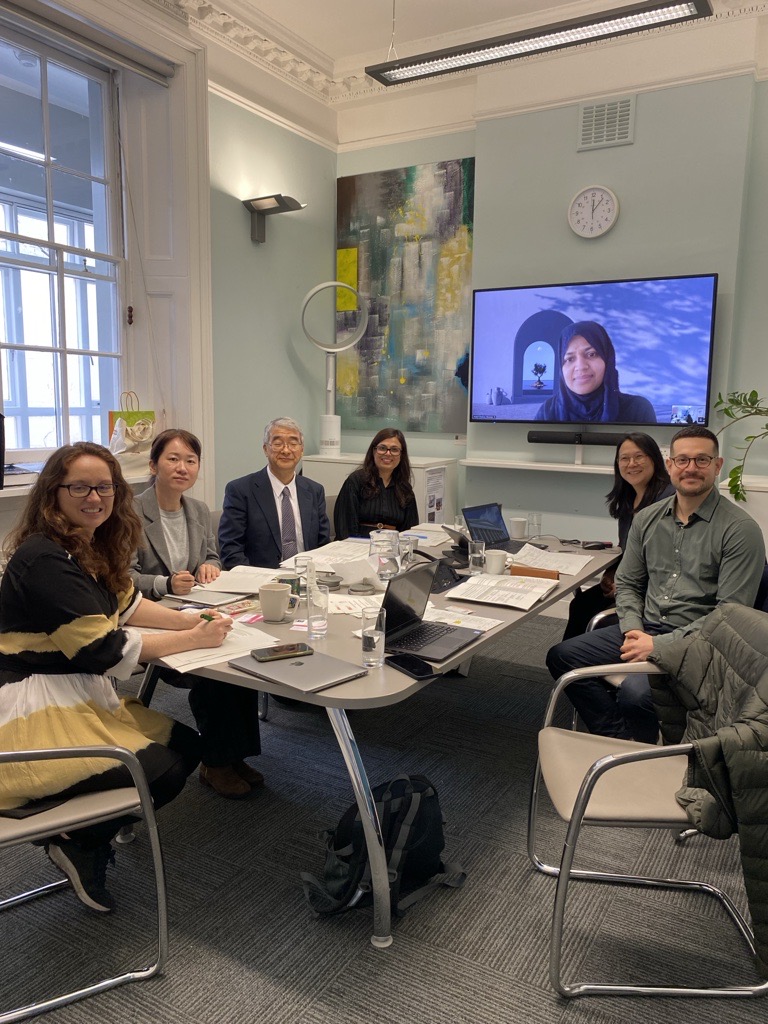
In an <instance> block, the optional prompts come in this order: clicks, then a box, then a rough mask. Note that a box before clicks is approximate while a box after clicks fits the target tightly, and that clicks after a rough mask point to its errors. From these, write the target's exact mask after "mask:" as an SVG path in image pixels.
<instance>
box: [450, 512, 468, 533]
mask: <svg viewBox="0 0 768 1024" xmlns="http://www.w3.org/2000/svg"><path fill="white" fill-rule="evenodd" d="M453 528H454V530H458V531H459V533H464V531H465V530H466V528H467V521H466V520H465V518H464V516H463V515H461V513H459V514H458V515H455V516H454V517H453Z"/></svg>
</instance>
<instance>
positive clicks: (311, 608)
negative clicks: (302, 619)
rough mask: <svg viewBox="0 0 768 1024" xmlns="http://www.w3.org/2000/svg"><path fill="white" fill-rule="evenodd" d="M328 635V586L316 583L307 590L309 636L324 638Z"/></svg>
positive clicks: (311, 638)
mask: <svg viewBox="0 0 768 1024" xmlns="http://www.w3.org/2000/svg"><path fill="white" fill-rule="evenodd" d="M327 635H328V587H321V586H318V585H317V584H315V586H314V587H309V589H308V590H307V636H308V637H309V639H310V640H322V638H323V637H325V636H327Z"/></svg>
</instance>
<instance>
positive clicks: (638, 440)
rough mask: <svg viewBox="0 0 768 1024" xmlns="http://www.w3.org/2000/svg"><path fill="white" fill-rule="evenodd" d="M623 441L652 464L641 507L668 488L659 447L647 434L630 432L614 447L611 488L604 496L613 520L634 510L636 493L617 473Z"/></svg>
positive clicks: (665, 469)
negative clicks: (651, 472) (630, 443)
mask: <svg viewBox="0 0 768 1024" xmlns="http://www.w3.org/2000/svg"><path fill="white" fill-rule="evenodd" d="M625 441H631V442H632V443H633V444H636V445H637V447H638V448H639V449H640V451H641V452H642V453H643V455H647V456H648V458H649V459H650V460H651V461H652V462H653V476H652V477H651V479H650V480H649V481H648V484H647V486H646V488H645V494H644V495H643V505H650V504H652V503H653V502H654V501H655V500H656V499H657V498H658V496H659V495H660V494H661V492H662V491H663V490H664V488H665V487H668V486H669V473H668V472H667V467H666V466H665V465H664V459H663V457H662V454H661V450H660V449H659V446H658V445H657V444H656V442H655V441H654V439H653V438H652V437H649V436H648V434H641V433H638V432H634V431H633V432H632V433H631V434H625V436H624V437H622V439H621V441H620V442H619V444H617V445H616V455H615V456H614V459H613V488H612V489H611V490H610V491H609V492H608V494H606V496H605V500H606V501H607V503H608V512H609V514H610V515H611V516H613V518H614V519H619V518H620V517H621V516H622V515H626V514H629V515H631V514H632V512H633V510H634V505H635V498H636V497H637V492H636V491H635V489H634V487H633V486H632V484H628V483H627V481H626V480H625V479H624V478H623V477H622V475H621V473H620V472H619V452H620V451H621V446H622V445H623V444H624V442H625Z"/></svg>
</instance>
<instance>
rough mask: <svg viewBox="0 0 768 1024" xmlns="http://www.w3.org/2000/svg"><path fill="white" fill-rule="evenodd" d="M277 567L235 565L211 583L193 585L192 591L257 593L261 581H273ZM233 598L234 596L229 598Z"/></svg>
mask: <svg viewBox="0 0 768 1024" xmlns="http://www.w3.org/2000/svg"><path fill="white" fill-rule="evenodd" d="M278 574H279V570H278V569H258V568H255V567H254V566H252V565H236V566H235V568H234V569H226V570H225V571H224V572H223V573H221V575H220V576H219V577H218V579H215V580H214V581H213V583H206V584H204V585H203V586H199V587H193V590H194V591H201V592H206V591H207V592H208V593H210V592H211V591H212V592H213V593H225V594H234V595H236V596H237V597H239V596H240V595H241V594H258V592H259V587H260V586H261V585H262V584H263V583H273V582H274V580H275V578H276V577H277V576H278ZM230 600H234V598H230Z"/></svg>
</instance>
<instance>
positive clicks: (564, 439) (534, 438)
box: [528, 430, 627, 448]
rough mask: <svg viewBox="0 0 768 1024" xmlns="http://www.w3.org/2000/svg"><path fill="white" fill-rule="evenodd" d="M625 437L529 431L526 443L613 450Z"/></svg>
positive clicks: (624, 434)
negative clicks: (588, 446)
mask: <svg viewBox="0 0 768 1024" xmlns="http://www.w3.org/2000/svg"><path fill="white" fill-rule="evenodd" d="M626 436H627V434H626V432H624V433H622V434H598V433H592V434H588V433H586V432H584V433H582V432H581V431H574V430H529V431H528V441H529V442H530V443H532V444H602V445H609V446H610V447H611V448H615V447H616V446H617V445H619V444H621V442H622V441H623V440H624V438H625V437H626Z"/></svg>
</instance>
